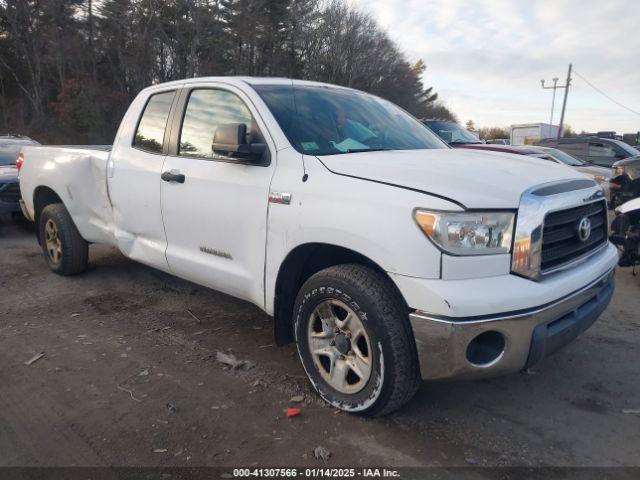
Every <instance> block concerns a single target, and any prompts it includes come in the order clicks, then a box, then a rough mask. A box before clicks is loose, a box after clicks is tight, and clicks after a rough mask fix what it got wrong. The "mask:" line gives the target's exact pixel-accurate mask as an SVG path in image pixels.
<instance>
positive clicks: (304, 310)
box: [294, 265, 420, 416]
mask: <svg viewBox="0 0 640 480" xmlns="http://www.w3.org/2000/svg"><path fill="white" fill-rule="evenodd" d="M294 311H295V335H296V343H297V346H298V353H299V355H300V359H301V361H302V364H303V366H304V369H305V371H306V373H307V375H308V377H309V379H310V380H311V383H312V384H313V386H314V388H315V389H316V391H317V392H318V394H319V395H320V396H321V397H322V398H323V399H324V400H325V401H327V402H328V403H330V404H331V405H333V406H335V407H337V408H339V409H341V410H345V411H348V412H357V413H363V414H366V415H370V416H378V415H384V414H387V413H390V412H392V411H393V410H396V409H398V408H400V407H401V406H402V405H403V404H404V403H406V402H407V401H409V400H410V399H411V397H412V396H413V395H414V393H415V392H416V390H417V388H418V386H419V383H420V369H419V366H418V358H417V352H416V346H415V340H414V338H413V333H412V331H411V326H410V324H409V319H408V314H407V311H406V308H405V307H404V302H403V301H402V298H400V296H399V294H398V293H397V292H396V291H395V289H394V288H393V287H392V285H391V284H390V281H389V280H388V279H387V278H386V277H384V276H383V275H382V274H381V273H379V272H377V271H376V270H374V269H371V268H368V267H365V266H362V265H338V266H334V267H330V268H327V269H325V270H322V271H320V272H318V273H316V274H315V275H313V276H312V277H311V278H309V280H307V281H306V282H305V284H304V285H303V286H302V288H301V289H300V292H299V294H298V297H297V299H296V305H295V310H294Z"/></svg>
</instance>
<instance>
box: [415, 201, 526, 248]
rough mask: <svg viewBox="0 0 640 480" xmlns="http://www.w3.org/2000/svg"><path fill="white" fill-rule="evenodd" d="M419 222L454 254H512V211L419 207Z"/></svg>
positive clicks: (432, 238)
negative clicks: (442, 209) (433, 209)
mask: <svg viewBox="0 0 640 480" xmlns="http://www.w3.org/2000/svg"><path fill="white" fill-rule="evenodd" d="M414 217H415V219H416V222H417V223H418V225H419V226H420V228H421V229H422V231H423V232H424V233H425V235H427V236H428V237H429V238H430V239H431V240H432V241H433V242H434V243H435V244H436V245H437V246H438V247H440V248H441V249H442V250H444V251H445V252H448V253H452V254H454V255H487V254H491V253H509V252H510V251H511V239H512V237H513V225H514V218H515V215H514V214H513V213H512V212H461V213H458V212H434V211H429V210H420V209H416V210H415V211H414Z"/></svg>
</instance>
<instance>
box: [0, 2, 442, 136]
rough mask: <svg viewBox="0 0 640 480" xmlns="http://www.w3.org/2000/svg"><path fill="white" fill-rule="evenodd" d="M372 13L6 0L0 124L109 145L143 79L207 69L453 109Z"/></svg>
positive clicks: (419, 111)
mask: <svg viewBox="0 0 640 480" xmlns="http://www.w3.org/2000/svg"><path fill="white" fill-rule="evenodd" d="M425 68H426V67H425V64H424V63H423V62H422V61H421V60H420V61H417V62H415V63H413V62H411V61H409V59H408V58H407V56H406V55H405V54H404V53H403V52H402V51H401V50H400V49H399V48H398V46H397V45H396V44H395V43H394V42H393V41H392V40H391V39H390V37H389V35H388V34H387V33H386V32H385V31H384V30H383V29H381V28H380V26H379V25H378V24H377V23H376V22H375V20H374V19H373V18H372V17H371V16H370V15H369V14H367V13H364V12H362V11H361V10H359V9H357V8H356V7H353V6H351V5H350V4H347V3H345V2H344V1H339V0H330V1H328V2H327V1H324V0H47V1H42V0H0V94H1V98H0V124H1V125H2V127H1V128H0V133H2V132H12V133H22V134H28V135H30V136H34V137H36V138H37V139H38V140H41V141H47V142H53V143H57V142H60V143H84V142H86V143H110V142H111V141H112V138H113V135H114V134H115V131H116V129H117V127H118V125H119V122H120V119H121V117H122V115H123V114H124V112H125V110H126V108H127V106H128V104H129V102H130V101H131V100H132V99H133V97H135V95H136V94H137V93H138V92H139V91H140V90H141V89H142V88H144V87H146V86H148V85H151V84H154V83H159V82H166V81H170V80H176V79H181V78H187V77H194V76H207V75H252V76H284V77H292V78H300V79H310V80H317V81H323V82H329V83H335V84H339V85H345V86H349V87H353V88H357V89H360V90H364V91H367V92H371V93H373V94H376V95H379V96H381V97H383V98H386V99H388V100H390V101H392V102H395V103H397V104H398V105H400V106H401V107H403V108H405V109H406V110H408V111H409V112H411V113H412V114H414V115H415V116H417V117H439V118H454V116H453V114H452V113H451V112H450V111H449V110H447V109H446V108H445V107H444V106H443V105H442V104H440V103H439V101H438V97H437V94H436V93H435V92H434V91H433V88H432V87H425V85H424V84H423V81H422V78H423V74H424V72H425Z"/></svg>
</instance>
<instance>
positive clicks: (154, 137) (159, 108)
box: [133, 90, 176, 153]
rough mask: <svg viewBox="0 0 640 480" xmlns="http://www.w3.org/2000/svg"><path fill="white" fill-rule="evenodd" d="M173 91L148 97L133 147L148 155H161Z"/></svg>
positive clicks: (173, 95)
mask: <svg viewBox="0 0 640 480" xmlns="http://www.w3.org/2000/svg"><path fill="white" fill-rule="evenodd" d="M175 94H176V92H175V90H171V91H169V92H162V93H156V94H154V95H151V96H150V97H149V100H148V101H147V105H146V106H145V107H144V110H143V112H142V115H141V116H140V121H139V122H138V128H137V129H136V134H135V136H134V138H133V147H134V148H137V149H140V150H144V151H146V152H150V153H162V145H163V144H164V135H165V130H166V127H167V119H168V118H169V112H170V111H171V104H172V103H173V98H174V97H175Z"/></svg>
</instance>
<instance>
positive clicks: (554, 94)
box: [540, 77, 560, 125]
mask: <svg viewBox="0 0 640 480" xmlns="http://www.w3.org/2000/svg"><path fill="white" fill-rule="evenodd" d="M558 80H560V79H559V78H558V77H555V78H554V79H553V87H545V86H544V80H540V83H541V84H542V88H544V89H545V90H551V89H553V98H552V99H551V118H550V119H549V124H550V125H553V109H554V107H555V105H556V90H557V89H558Z"/></svg>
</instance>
